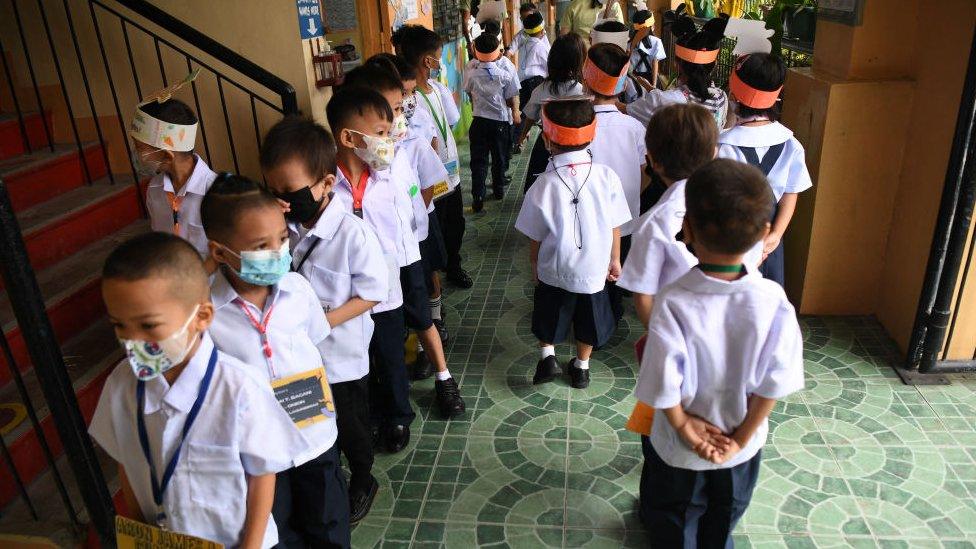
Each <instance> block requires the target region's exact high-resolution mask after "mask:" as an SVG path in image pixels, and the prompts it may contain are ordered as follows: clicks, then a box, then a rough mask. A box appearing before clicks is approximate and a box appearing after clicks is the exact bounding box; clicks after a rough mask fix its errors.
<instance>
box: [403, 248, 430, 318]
mask: <svg viewBox="0 0 976 549" xmlns="http://www.w3.org/2000/svg"><path fill="white" fill-rule="evenodd" d="M425 278H428V277H425V276H424V267H423V265H421V262H420V261H414V262H413V263H411V264H409V265H407V266H406V267H400V287H401V288H403V320H404V324H406V325H407V328H410V329H411V330H417V331H421V332H422V331H424V330H426V329H427V328H430V327H431V326H432V325H433V323H434V321H433V320H431V316H430V301H429V300H428V299H427V283H426V282H425V280H424V279H425Z"/></svg>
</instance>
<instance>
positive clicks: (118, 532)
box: [115, 515, 224, 549]
mask: <svg viewBox="0 0 976 549" xmlns="http://www.w3.org/2000/svg"><path fill="white" fill-rule="evenodd" d="M115 544H116V545H117V546H118V548H119V549H224V546H223V545H222V544H220V543H217V542H213V541H209V540H205V539H203V538H198V537H194V536H190V535H187V534H180V533H178V532H170V531H168V530H163V529H162V528H157V527H156V526H150V525H148V524H144V523H142V522H138V521H134V520H132V519H128V518H125V517H123V516H119V515H116V516H115Z"/></svg>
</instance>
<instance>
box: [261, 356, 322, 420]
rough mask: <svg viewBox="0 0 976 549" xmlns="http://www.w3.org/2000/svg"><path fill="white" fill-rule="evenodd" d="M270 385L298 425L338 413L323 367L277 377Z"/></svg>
mask: <svg viewBox="0 0 976 549" xmlns="http://www.w3.org/2000/svg"><path fill="white" fill-rule="evenodd" d="M271 388H272V389H273V390H274V394H275V398H276V399H278V403H279V404H281V407H282V408H284V409H285V411H286V412H288V417H290V418H291V420H292V422H294V423H295V426H296V427H298V428H299V429H304V428H305V427H308V426H309V425H313V424H315V423H318V422H320V421H325V420H326V419H331V418H334V417H335V404H334V403H333V402H332V389H331V388H330V387H329V379H328V378H327V377H326V375H325V368H324V367H322V368H316V369H314V370H309V371H307V372H302V373H300V374H295V375H293V376H288V377H286V378H282V379H277V380H275V381H273V382H272V383H271Z"/></svg>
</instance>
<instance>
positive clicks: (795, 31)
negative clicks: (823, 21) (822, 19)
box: [783, 0, 817, 43]
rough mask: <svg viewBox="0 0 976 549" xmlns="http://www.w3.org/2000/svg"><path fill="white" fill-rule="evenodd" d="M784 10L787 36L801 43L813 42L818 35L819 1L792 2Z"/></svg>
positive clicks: (794, 0)
mask: <svg viewBox="0 0 976 549" xmlns="http://www.w3.org/2000/svg"><path fill="white" fill-rule="evenodd" d="M786 3H787V4H792V5H790V6H787V7H786V9H784V10H783V15H784V19H783V23H784V25H785V26H786V36H788V37H790V38H792V39H794V40H797V41H799V42H807V43H809V42H813V38H814V36H815V35H816V34H817V0H791V1H789V2H786Z"/></svg>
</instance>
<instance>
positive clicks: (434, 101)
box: [414, 80, 461, 196]
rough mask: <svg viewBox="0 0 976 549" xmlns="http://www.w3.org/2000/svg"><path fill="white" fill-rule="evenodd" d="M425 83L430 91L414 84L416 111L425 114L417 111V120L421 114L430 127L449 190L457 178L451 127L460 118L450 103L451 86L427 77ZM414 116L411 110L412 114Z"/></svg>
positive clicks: (459, 168)
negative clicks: (448, 87)
mask: <svg viewBox="0 0 976 549" xmlns="http://www.w3.org/2000/svg"><path fill="white" fill-rule="evenodd" d="M427 83H428V85H430V86H431V87H432V88H433V90H432V91H431V93H429V94H425V93H424V92H422V91H421V90H420V88H417V95H418V97H417V112H418V113H419V112H420V111H421V110H422V111H425V113H424V115H426V116H424V115H421V119H420V120H419V121H418V123H419V122H421V121H423V119H424V118H426V119H427V120H429V121H430V125H431V128H432V130H431V131H430V134H431V135H433V136H434V137H435V138H436V139H437V156H439V157H440V159H441V162H442V163H443V164H444V168H445V169H446V170H447V173H448V174H449V175H450V180H449V181H450V187H451V188H450V190H451V191H453V190H454V189H455V188H457V186H458V184H459V183H460V182H461V171H460V170H461V166H460V160H459V158H460V157H459V155H458V150H457V142H456V141H455V140H454V130H453V128H454V125H455V124H457V123H458V121H459V120H461V111H459V110H458V108H457V104H455V103H454V95H453V94H452V93H451V90H449V89H447V87H446V86H444V84H441V83H440V82H438V81H437V80H428V81H427ZM416 116H417V115H416V114H414V118H416ZM425 133H427V132H422V133H421V135H424V134H425ZM442 196H443V195H442Z"/></svg>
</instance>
